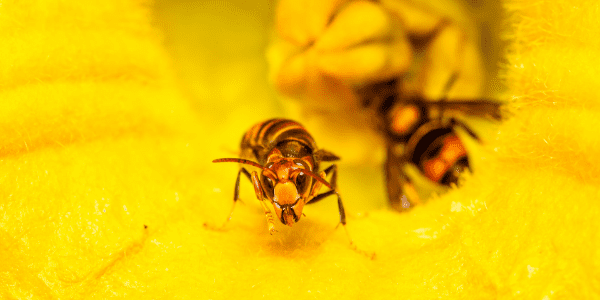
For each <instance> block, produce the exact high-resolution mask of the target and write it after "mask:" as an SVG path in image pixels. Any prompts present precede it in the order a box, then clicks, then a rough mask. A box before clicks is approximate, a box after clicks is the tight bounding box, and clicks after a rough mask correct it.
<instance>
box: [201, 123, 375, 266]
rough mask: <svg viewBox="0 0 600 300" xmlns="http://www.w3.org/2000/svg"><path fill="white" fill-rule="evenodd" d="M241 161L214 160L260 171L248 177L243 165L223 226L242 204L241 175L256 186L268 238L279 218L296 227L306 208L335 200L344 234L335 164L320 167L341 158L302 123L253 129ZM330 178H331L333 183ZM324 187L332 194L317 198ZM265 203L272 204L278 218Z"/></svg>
mask: <svg viewBox="0 0 600 300" xmlns="http://www.w3.org/2000/svg"><path fill="white" fill-rule="evenodd" d="M240 156H241V157H240V158H219V159H215V160H213V162H215V163H220V162H236V163H239V164H242V165H247V166H251V167H255V168H257V169H258V171H252V172H250V171H248V170H247V169H246V168H245V167H244V166H241V167H240V170H239V171H238V173H237V177H236V180H235V187H234V193H233V206H232V208H231V212H230V213H229V217H228V219H227V221H226V222H225V223H227V222H228V221H229V220H230V219H231V216H232V213H233V208H234V207H235V204H236V203H237V201H238V200H239V190H240V177H241V175H242V174H243V175H244V176H245V177H246V178H248V180H250V181H251V182H252V185H253V186H254V192H255V193H256V198H257V199H258V200H259V201H260V204H261V206H262V208H263V210H264V212H265V216H266V219H267V225H268V229H269V233H270V234H273V233H274V232H275V231H276V230H275V218H277V219H278V220H279V221H280V222H281V223H282V224H284V225H288V226H292V225H293V224H294V223H297V222H298V221H300V218H301V217H302V216H303V215H304V214H303V213H302V210H303V208H304V206H305V205H307V204H312V203H317V202H319V201H321V200H323V199H325V198H327V197H329V196H332V195H335V196H337V204H338V209H339V216H340V224H342V225H343V226H344V229H346V213H345V210H344V204H343V203H342V198H341V197H340V194H339V193H338V191H337V165H336V164H331V165H330V166H328V167H327V168H325V169H324V170H322V171H320V170H321V169H320V163H322V162H334V161H337V160H339V157H338V156H336V155H335V154H333V153H331V152H329V151H327V150H324V149H318V148H317V144H316V143H315V140H314V139H313V137H312V136H311V135H310V134H309V133H308V131H306V129H305V128H304V127H303V126H302V125H301V124H299V123H298V122H295V121H292V120H287V119H271V120H267V121H264V122H261V123H258V124H256V125H254V126H252V127H251V128H250V130H248V131H247V132H246V133H245V134H244V136H243V138H242V142H241V155H240ZM259 172H260V174H259ZM327 177H330V180H329V181H327V180H326V178H327ZM323 186H325V187H327V188H328V189H329V190H328V191H326V192H323V193H319V192H320V190H321V188H322V187H323ZM266 202H270V203H271V205H272V207H273V210H274V213H275V216H273V213H272V212H271V210H270V209H269V207H268V205H267V203H266ZM223 226H224V225H223ZM346 234H348V231H347V229H346ZM348 239H349V240H350V245H351V246H352V247H353V249H354V250H356V251H358V252H362V251H360V250H358V249H357V248H356V247H355V246H354V245H353V242H352V239H351V238H350V235H349V234H348ZM371 258H373V256H372V255H371Z"/></svg>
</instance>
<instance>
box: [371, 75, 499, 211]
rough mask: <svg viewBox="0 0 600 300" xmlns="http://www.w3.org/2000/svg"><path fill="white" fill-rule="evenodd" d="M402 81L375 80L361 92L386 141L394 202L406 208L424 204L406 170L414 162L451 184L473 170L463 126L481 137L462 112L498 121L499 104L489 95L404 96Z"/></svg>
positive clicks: (439, 180) (422, 170)
mask: <svg viewBox="0 0 600 300" xmlns="http://www.w3.org/2000/svg"><path fill="white" fill-rule="evenodd" d="M398 84H399V82H398V79H393V80H390V81H387V82H381V83H377V84H373V85H371V86H369V87H367V88H364V89H362V90H361V91H360V93H361V95H362V96H363V105H364V106H365V107H369V108H370V109H372V110H375V113H376V119H377V120H379V122H378V125H377V127H379V129H380V131H381V132H382V133H383V135H384V137H385V140H386V148H387V159H386V162H385V174H386V183H387V184H386V185H387V192H388V197H389V201H390V204H391V205H392V206H393V207H394V208H395V209H397V210H401V211H402V210H406V209H408V208H410V207H411V205H412V204H419V203H420V202H421V200H420V198H419V195H418V193H417V191H416V189H415V187H414V184H413V182H412V181H411V179H410V178H409V176H407V174H406V173H405V171H404V170H405V166H406V165H407V164H412V165H414V166H415V167H416V168H417V169H418V170H419V172H420V173H421V174H422V175H423V176H424V177H426V178H427V179H429V180H431V181H432V182H434V183H436V184H439V185H442V186H451V185H453V184H457V183H458V180H459V177H460V174H461V173H463V172H464V171H465V170H467V169H469V167H470V165H469V156H468V153H467V151H466V148H465V146H464V143H463V141H461V139H460V138H459V136H458V134H457V128H462V129H463V130H464V131H465V132H466V133H467V134H468V135H469V136H470V137H471V138H473V139H475V140H476V141H479V142H481V140H480V138H479V136H478V135H477V134H476V133H475V132H474V131H473V130H472V129H471V128H470V127H469V126H468V125H467V124H465V123H464V122H463V121H462V117H463V116H469V117H476V118H488V119H494V120H500V118H501V115H500V103H499V102H497V101H492V100H486V99H473V100H461V99H452V100H451V101H450V100H448V99H440V100H437V101H432V100H430V99H424V98H423V97H421V96H411V97H408V98H406V99H403V98H402V97H401V95H400V94H399V92H398Z"/></svg>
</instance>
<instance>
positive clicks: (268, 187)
mask: <svg viewBox="0 0 600 300" xmlns="http://www.w3.org/2000/svg"><path fill="white" fill-rule="evenodd" d="M262 186H263V188H264V190H265V193H267V197H268V198H269V199H273V190H274V186H275V182H273V180H272V179H271V178H269V177H268V176H262Z"/></svg>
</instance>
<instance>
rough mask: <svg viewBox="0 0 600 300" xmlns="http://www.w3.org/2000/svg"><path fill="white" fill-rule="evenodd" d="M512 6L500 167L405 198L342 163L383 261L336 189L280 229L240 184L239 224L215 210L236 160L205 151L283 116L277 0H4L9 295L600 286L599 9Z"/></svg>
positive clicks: (348, 198) (1, 114) (577, 295)
mask: <svg viewBox="0 0 600 300" xmlns="http://www.w3.org/2000/svg"><path fill="white" fill-rule="evenodd" d="M503 5H504V7H505V8H506V9H507V12H508V14H507V25H506V28H507V31H506V32H505V36H506V38H507V39H508V47H507V54H506V61H505V62H506V63H505V64H504V65H503V68H502V78H503V80H504V82H505V84H506V85H507V93H506V94H507V95H508V97H507V98H509V99H510V100H511V103H510V105H509V110H510V112H511V118H510V119H509V120H508V121H506V122H505V123H504V124H502V125H501V127H500V130H499V134H498V135H494V136H492V137H490V138H489V142H488V144H487V145H486V147H485V148H486V149H484V150H485V151H482V156H483V159H485V160H486V161H487V162H488V167H487V168H483V169H481V170H477V171H478V172H477V173H476V174H475V175H473V176H471V177H470V178H469V180H468V181H467V182H466V183H465V185H464V187H463V188H461V189H459V190H453V191H451V192H450V193H448V194H445V195H443V196H441V197H439V198H437V199H433V200H432V201H429V202H428V203H427V205H424V206H421V207H417V208H415V209H413V210H412V211H411V212H409V213H404V214H399V213H396V212H394V211H391V210H389V209H387V207H386V202H385V198H384V193H383V184H382V181H383V176H382V174H381V173H382V172H381V171H380V167H379V166H377V165H369V164H365V165H357V164H344V163H342V164H341V165H340V168H339V172H340V178H339V185H340V190H341V193H342V195H343V197H344V199H345V203H346V207H347V211H348V216H349V217H348V224H349V225H348V228H349V231H350V233H351V234H352V236H353V238H354V240H355V242H356V244H357V245H358V246H359V247H360V248H361V249H364V250H367V251H374V252H376V253H377V259H376V260H373V261H372V260H369V259H367V258H366V257H364V256H362V255H360V254H358V253H356V252H353V251H352V250H351V249H350V248H349V247H348V244H347V240H346V237H345V235H344V233H343V231H342V230H341V229H339V228H338V229H337V230H336V229H335V226H336V223H337V209H336V205H335V203H334V202H335V201H333V200H331V201H323V202H321V203H319V204H316V205H315V206H311V207H307V208H306V209H305V213H306V215H307V216H306V217H305V218H303V219H302V221H301V222H300V223H298V224H297V225H295V226H294V227H292V228H288V227H284V226H279V227H278V230H279V232H278V233H277V234H276V235H273V236H270V235H269V234H268V233H267V228H266V224H265V220H264V216H263V214H262V212H261V210H260V207H259V206H258V205H257V203H256V201H255V200H254V196H253V192H252V189H251V187H250V185H249V184H243V185H242V199H243V200H244V203H245V205H238V206H237V207H236V211H235V213H234V218H233V219H232V221H231V222H230V224H229V225H228V227H227V230H226V231H224V232H218V231H208V230H205V229H204V227H203V224H204V223H205V222H208V223H212V224H219V223H220V222H222V221H224V219H225V218H226V216H227V213H228V211H229V209H230V205H231V198H232V189H233V183H234V180H235V178H234V177H235V172H236V166H235V164H231V165H223V164H219V165H217V164H211V163H210V161H211V160H212V159H214V158H218V157H222V156H233V155H235V154H234V152H235V151H237V146H238V143H239V140H240V138H241V135H242V133H243V132H244V131H245V130H246V129H247V128H249V126H251V125H252V124H254V123H255V122H257V121H260V120H262V119H264V118H268V117H279V116H285V111H284V108H283V106H282V105H281V104H280V103H279V102H277V96H276V94H275V93H274V92H273V91H272V89H271V88H270V87H269V85H268V83H267V79H266V75H267V66H266V62H265V59H264V47H265V46H266V44H267V42H268V36H269V31H268V28H269V26H270V25H271V21H270V16H271V15H272V13H273V10H274V7H273V5H272V2H261V3H259V4H256V3H245V2H242V1H239V2H218V1H206V2H192V1H179V2H162V1H159V2H157V3H156V4H152V3H147V2H144V1H116V0H115V1H102V2H97V1H89V2H86V1H67V0H65V1H43V0H38V1H27V2H23V1H2V2H0V41H1V43H0V298H3V299H78V298H86V299H88V298H89V299H94V298H96V299H106V298H111V297H114V298H125V297H127V298H132V299H136V298H140V299H239V298H262V297H266V298H283V297H290V298H292V297H293V298H322V299H324V298H327V299H331V298H342V297H343V298H345V299H356V298H359V297H360V298H384V299H389V298H391V297H394V298H408V299H431V298H438V297H443V298H466V299H490V298H504V299H513V298H526V299H590V298H600V250H599V249H600V242H599V241H600V239H599V230H598V228H599V226H598V225H599V222H600V221H599V220H600V213H599V212H600V210H599V207H598V206H599V205H598V200H599V196H600V193H599V189H598V185H599V184H600V155H599V154H600V135H599V134H598V133H597V129H598V128H600V127H599V125H600V121H599V120H600V119H599V118H598V110H599V102H598V99H600V97H599V96H600V95H599V92H598V86H600V82H598V80H599V79H598V78H600V76H599V75H600V74H599V73H600V71H598V70H599V68H598V67H599V62H600V59H599V58H598V57H600V56H599V54H600V53H599V52H600V50H598V49H600V47H599V46H600V45H599V44H600V40H599V39H598V38H597V37H598V36H600V26H599V25H600V24H599V23H600V21H598V20H600V18H599V11H600V10H599V6H598V4H597V3H596V2H593V1H574V0H567V1H560V0H559V1H551V2H550V1H549V2H535V3H531V2H529V1H508V0H507V1H504V2H503ZM157 28H158V29H157ZM161 30H162V33H161ZM163 45H166V47H164V46H163ZM317 142H318V143H319V144H320V146H322V147H325V148H329V149H331V150H332V151H334V150H335V149H333V148H334V145H335V141H331V140H323V141H320V140H318V141H317ZM345 151H349V150H348V149H342V150H341V152H345ZM145 226H147V228H144V227H145Z"/></svg>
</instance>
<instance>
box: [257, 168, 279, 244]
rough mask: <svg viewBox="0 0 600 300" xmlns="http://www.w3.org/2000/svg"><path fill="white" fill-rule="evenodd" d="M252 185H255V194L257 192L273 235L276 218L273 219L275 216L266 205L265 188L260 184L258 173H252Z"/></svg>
mask: <svg viewBox="0 0 600 300" xmlns="http://www.w3.org/2000/svg"><path fill="white" fill-rule="evenodd" d="M252 184H253V185H254V192H256V198H258V200H259V201H260V205H261V206H262V208H263V210H264V211H265V217H267V225H268V226H269V233H270V234H273V233H274V232H275V231H277V230H275V218H273V214H272V213H271V210H270V209H269V207H268V206H267V204H266V203H265V194H264V193H263V187H262V185H261V184H260V180H258V173H256V171H254V172H252Z"/></svg>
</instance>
